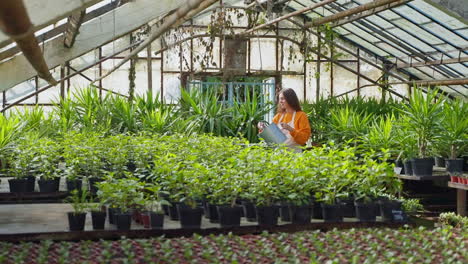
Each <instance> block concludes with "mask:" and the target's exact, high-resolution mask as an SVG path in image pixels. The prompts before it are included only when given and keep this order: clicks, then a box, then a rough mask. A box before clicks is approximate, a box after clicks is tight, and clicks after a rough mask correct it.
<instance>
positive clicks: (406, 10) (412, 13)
mask: <svg viewBox="0 0 468 264" xmlns="http://www.w3.org/2000/svg"><path fill="white" fill-rule="evenodd" d="M393 11H395V13H397V14H405V16H407V17H411V20H412V21H414V22H415V23H417V24H422V23H427V22H430V21H431V20H430V19H429V18H427V17H425V16H422V15H421V14H420V13H418V11H416V10H414V9H413V8H411V7H408V6H406V5H401V6H398V7H395V8H393ZM397 16H398V17H400V15H397Z"/></svg>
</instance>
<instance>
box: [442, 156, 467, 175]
mask: <svg viewBox="0 0 468 264" xmlns="http://www.w3.org/2000/svg"><path fill="white" fill-rule="evenodd" d="M445 168H446V169H447V172H448V173H450V174H451V175H458V174H462V173H463V159H446V160H445Z"/></svg>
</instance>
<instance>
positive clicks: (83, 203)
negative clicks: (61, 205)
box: [66, 189, 89, 214]
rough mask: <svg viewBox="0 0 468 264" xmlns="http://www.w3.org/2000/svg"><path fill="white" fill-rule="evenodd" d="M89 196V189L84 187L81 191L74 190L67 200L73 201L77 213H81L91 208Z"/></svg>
mask: <svg viewBox="0 0 468 264" xmlns="http://www.w3.org/2000/svg"><path fill="white" fill-rule="evenodd" d="M88 198H89V197H88V191H87V190H86V189H82V190H81V191H78V190H73V191H72V192H71V195H70V196H69V197H68V198H67V199H66V202H69V203H71V205H72V207H73V212H74V213H75V214H81V213H84V212H86V209H88V208H89V206H88V202H89V201H88Z"/></svg>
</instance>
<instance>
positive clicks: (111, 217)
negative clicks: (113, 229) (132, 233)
mask: <svg viewBox="0 0 468 264" xmlns="http://www.w3.org/2000/svg"><path fill="white" fill-rule="evenodd" d="M107 211H108V213H109V224H111V225H115V215H116V214H119V213H120V211H121V210H120V209H119V208H113V207H109V208H108V209H107Z"/></svg>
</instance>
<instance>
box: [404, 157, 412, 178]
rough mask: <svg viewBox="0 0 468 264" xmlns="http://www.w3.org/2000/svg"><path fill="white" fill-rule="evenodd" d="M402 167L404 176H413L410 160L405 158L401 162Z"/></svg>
mask: <svg viewBox="0 0 468 264" xmlns="http://www.w3.org/2000/svg"><path fill="white" fill-rule="evenodd" d="M403 168H404V170H405V175H406V176H413V163H412V162H411V160H405V161H404V162H403Z"/></svg>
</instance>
